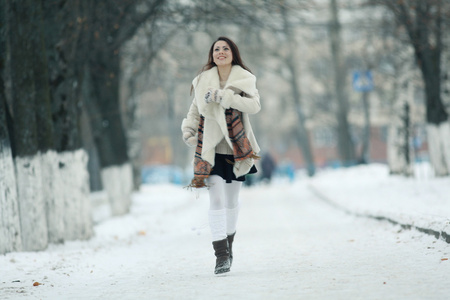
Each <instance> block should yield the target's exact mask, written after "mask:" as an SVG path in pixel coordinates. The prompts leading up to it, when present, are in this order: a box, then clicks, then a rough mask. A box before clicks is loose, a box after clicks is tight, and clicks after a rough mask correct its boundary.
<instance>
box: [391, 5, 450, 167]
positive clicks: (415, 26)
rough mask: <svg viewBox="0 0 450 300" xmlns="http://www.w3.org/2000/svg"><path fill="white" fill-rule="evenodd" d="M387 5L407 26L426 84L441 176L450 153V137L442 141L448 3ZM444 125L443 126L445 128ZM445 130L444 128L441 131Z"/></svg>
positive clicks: (435, 157)
mask: <svg viewBox="0 0 450 300" xmlns="http://www.w3.org/2000/svg"><path fill="white" fill-rule="evenodd" d="M385 4H386V5H387V6H388V7H390V8H391V10H392V11H393V12H394V13H395V15H396V17H397V20H398V21H399V22H400V23H401V24H403V26H405V28H406V30H407V32H408V35H409V39H410V42H411V45H412V46H413V48H414V54H415V58H416V61H417V64H418V66H419V68H420V70H421V73H422V77H423V80H424V82H425V100H426V119H427V124H428V125H427V129H429V130H430V132H429V133H428V144H429V147H430V160H431V163H432V165H433V168H434V169H435V174H436V175H437V176H445V175H448V174H449V169H450V165H448V164H447V162H449V161H450V157H448V156H447V155H449V154H450V153H449V152H450V151H447V150H446V148H445V147H446V146H447V142H446V141H447V140H448V136H444V137H443V138H441V133H440V132H441V131H442V130H443V131H444V132H445V131H446V129H445V128H446V125H445V124H446V123H447V122H448V113H447V111H446V110H445V106H444V104H443V102H442V98H441V71H442V70H441V56H442V51H443V49H445V47H444V45H443V44H444V42H445V41H444V39H443V34H444V33H446V34H447V35H448V33H447V32H445V31H444V30H443V29H444V25H443V22H444V21H445V18H446V16H445V15H444V13H446V12H445V11H444V8H445V6H444V1H441V0H438V1H422V0H420V1H419V0H416V1H412V2H405V1H400V2H397V3H392V2H391V1H386V2H385ZM441 125H443V126H441ZM441 128H443V129H441Z"/></svg>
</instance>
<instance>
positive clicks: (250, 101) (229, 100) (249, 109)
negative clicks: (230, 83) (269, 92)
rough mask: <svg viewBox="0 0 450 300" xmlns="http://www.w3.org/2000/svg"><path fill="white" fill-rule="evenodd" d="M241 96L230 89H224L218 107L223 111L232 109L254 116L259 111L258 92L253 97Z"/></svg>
mask: <svg viewBox="0 0 450 300" xmlns="http://www.w3.org/2000/svg"><path fill="white" fill-rule="evenodd" d="M241 94H242V95H241ZM241 94H236V93H235V92H234V91H233V90H232V89H225V90H224V91H223V94H222V100H221V101H220V105H222V107H224V108H225V109H228V108H234V109H237V110H239V111H241V112H243V113H247V114H256V113H257V112H259V111H260V110H261V103H260V102H259V93H258V91H256V93H255V95H253V96H250V95H247V94H245V93H241Z"/></svg>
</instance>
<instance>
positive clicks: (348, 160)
mask: <svg viewBox="0 0 450 300" xmlns="http://www.w3.org/2000/svg"><path fill="white" fill-rule="evenodd" d="M330 12H331V20H330V25H329V26H330V27H329V33H330V47H331V54H332V57H333V60H332V61H333V68H334V90H335V93H336V99H337V103H338V109H337V121H338V141H339V143H338V146H339V154H340V156H341V159H342V161H343V163H344V165H351V164H352V163H354V162H355V149H354V146H353V141H352V137H351V134H350V125H349V122H348V116H347V115H348V100H347V95H346V91H345V86H346V85H345V76H343V75H342V74H346V72H345V67H344V61H343V57H342V49H341V48H342V46H341V36H340V32H341V24H340V22H339V10H338V4H337V0H330Z"/></svg>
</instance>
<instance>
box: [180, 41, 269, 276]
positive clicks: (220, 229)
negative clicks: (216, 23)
mask: <svg viewBox="0 0 450 300" xmlns="http://www.w3.org/2000/svg"><path fill="white" fill-rule="evenodd" d="M192 91H193V92H194V100H193V101H192V104H191V106H190V108H189V112H188V113H187V117H186V118H185V119H184V120H183V123H182V125H181V130H182V132H183V140H184V141H185V142H186V144H188V145H189V146H192V147H193V146H196V151H195V156H194V178H193V179H192V181H191V184H190V185H189V186H190V187H192V188H202V187H207V188H208V189H209V199H210V207H209V212H208V217H209V225H210V229H211V234H212V244H213V248H214V251H215V255H216V266H215V270H214V273H215V274H220V273H224V272H228V271H230V267H231V263H232V261H233V252H232V244H233V241H234V236H235V234H236V224H237V219H238V213H239V191H240V189H241V186H242V182H243V181H245V175H247V174H254V173H256V172H257V170H256V168H255V165H254V159H257V158H259V157H258V156H257V155H256V154H257V153H258V152H259V150H260V149H259V146H258V143H257V142H256V139H255V136H254V134H253V130H252V127H251V124H250V121H249V118H248V114H255V113H257V112H259V110H260V109H261V105H260V102H259V94H258V90H257V89H256V77H255V76H254V75H253V74H252V73H251V72H250V70H249V69H248V68H247V67H246V66H245V65H244V63H243V62H242V59H241V56H240V54H239V49H238V47H237V46H236V44H235V43H234V42H233V41H232V40H230V39H229V38H226V37H219V38H218V39H217V40H216V41H215V42H214V43H213V44H212V46H211V48H210V50H209V55H208V62H207V64H206V65H205V66H204V67H203V68H202V71H201V73H200V74H199V75H198V76H197V77H195V79H194V80H193V81H192V87H191V93H192Z"/></svg>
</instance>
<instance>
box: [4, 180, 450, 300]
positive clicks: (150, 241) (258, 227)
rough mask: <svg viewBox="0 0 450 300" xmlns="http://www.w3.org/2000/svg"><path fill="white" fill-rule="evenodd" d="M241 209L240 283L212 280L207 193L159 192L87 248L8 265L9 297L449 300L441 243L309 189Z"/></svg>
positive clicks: (259, 195) (257, 194)
mask: <svg viewBox="0 0 450 300" xmlns="http://www.w3.org/2000/svg"><path fill="white" fill-rule="evenodd" d="M241 200H242V202H241V203H242V204H241V207H242V209H241V214H240V221H239V224H238V232H237V234H236V238H235V244H234V256H235V258H234V261H233V267H232V270H231V272H230V273H226V274H224V275H220V276H217V275H214V274H213V268H214V260H215V258H214V255H213V250H212V246H211V242H210V236H209V229H208V226H207V214H206V211H207V209H208V203H207V202H208V200H207V193H206V192H205V191H203V192H201V193H200V197H199V199H196V198H195V195H194V193H193V192H189V191H186V190H183V189H181V188H179V187H174V186H153V187H145V188H144V189H143V190H142V192H141V193H139V194H138V195H136V197H135V199H134V203H133V208H132V212H131V213H130V214H129V215H127V216H125V217H120V218H113V219H108V220H106V221H103V222H102V223H101V224H99V225H97V226H96V228H95V230H96V236H95V238H93V239H92V240H90V241H88V242H70V243H66V244H65V245H59V246H55V245H53V246H51V247H50V248H49V250H48V251H45V252H40V253H9V254H7V255H5V256H2V257H0V266H1V272H0V299H448V295H449V294H450V287H449V285H448V280H449V278H450V262H449V261H448V260H445V258H448V256H449V252H450V247H449V245H448V244H446V243H444V242H443V241H439V240H435V239H434V238H432V237H430V236H426V235H423V234H420V233H418V232H415V231H401V230H400V228H399V227H394V226H392V225H390V224H388V223H384V222H378V221H374V220H369V219H364V218H357V217H353V216H350V215H346V214H345V213H343V212H341V211H338V210H336V209H334V208H332V207H330V206H329V205H328V204H326V203H324V202H322V201H321V200H319V199H318V198H316V197H315V196H314V195H313V193H311V192H310V191H309V190H308V187H307V183H306V182H298V183H295V184H292V185H290V184H287V183H280V184H276V185H272V186H260V187H252V188H245V189H243V191H242V193H241ZM34 282H39V283H41V285H39V286H33V283H34Z"/></svg>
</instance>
